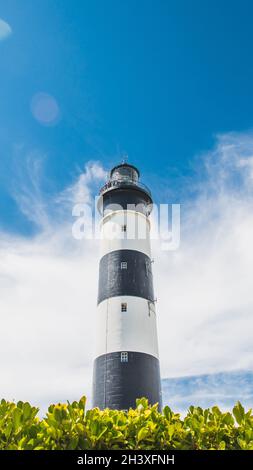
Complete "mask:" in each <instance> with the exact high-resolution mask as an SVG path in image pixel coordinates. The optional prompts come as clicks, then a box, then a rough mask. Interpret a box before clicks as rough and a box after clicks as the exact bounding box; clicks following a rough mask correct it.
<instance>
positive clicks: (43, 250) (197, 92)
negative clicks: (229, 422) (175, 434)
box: [0, 0, 253, 409]
mask: <svg viewBox="0 0 253 470" xmlns="http://www.w3.org/2000/svg"><path fill="white" fill-rule="evenodd" d="M252 13H253V5H252V2H250V1H246V0H241V1H240V2H239V1H233V0H231V1H225V0H220V1H215V0H212V1H205V2H203V1H197V0H192V1H186V0H185V1H182V0H177V1H169V0H160V1H159V0H156V1H154V0H152V1H150V0H145V1H144V0H143V1H142V0H139V1H138V2H137V1H133V0H127V1H116V0H114V1H112V0H106V1H102V0H100V1H98V0H92V1H91V0H85V1H84V0H83V1H78V0H75V1H74V2H69V1H67V0H61V1H59V0H54V1H52V0H36V1H32V0H24V1H23V2H21V1H19V0H8V2H4V3H3V2H1V4H0V144H1V147H0V148H1V150H0V314H1V333H2V337H1V342H0V370H1V380H2V383H1V394H2V395H4V396H5V397H6V398H9V399H12V398H16V399H24V400H30V401H32V402H33V403H35V404H38V405H40V406H42V408H43V409H45V407H46V406H47V405H48V403H50V402H58V401H60V400H67V399H70V400H71V399H78V398H79V397H80V396H81V395H83V394H84V393H87V394H88V396H89V397H90V384H91V376H92V361H93V358H94V350H93V346H94V343H95V331H96V330H95V324H94V314H93V313H94V312H95V309H96V296H97V274H98V273H97V268H98V261H99V258H98V243H97V241H92V243H90V242H89V241H87V240H85V241H83V242H82V243H79V242H77V241H76V240H73V237H72V232H71V228H72V223H73V219H72V217H71V209H72V205H73V203H74V202H76V201H80V199H83V200H84V201H85V202H90V201H92V197H93V195H94V192H95V191H97V189H98V187H99V186H100V185H102V184H103V181H104V177H105V170H107V169H109V168H110V167H111V166H112V165H114V164H116V163H118V162H119V161H120V160H121V158H122V155H123V154H125V153H127V154H128V155H129V161H130V162H132V163H133V164H135V165H137V166H138V167H139V168H140V170H141V172H142V175H143V181H144V182H145V183H147V184H148V185H149V186H150V188H151V190H152V192H153V194H154V196H155V199H156V202H157V203H160V202H180V203H181V204H182V206H181V211H182V217H181V244H180V247H179V249H178V250H176V251H174V252H169V251H168V252H164V251H162V250H161V246H160V245H159V241H157V243H156V242H154V245H153V255H154V259H155V263H154V281H155V292H156V295H157V298H158V303H157V312H158V315H157V319H158V336H159V347H160V358H161V371H162V377H163V378H173V377H177V378H180V377H185V376H199V375H203V374H208V376H209V375H210V376H211V377H213V376H214V374H219V373H223V372H224V373H226V374H230V372H231V371H238V370H239V371H243V370H246V371H250V370H252V368H253V349H252V337H251V336H252V335H251V332H252V329H253V317H252V311H253V296H252V280H251V279H252V265H253V249H252V239H253V219H252V213H253V132H252V124H253V122H252V121H253V113H252V109H253V87H252V83H253V60H252V46H253V29H252ZM91 312H92V314H91ZM77 325H78V328H77ZM249 380H252V378H251V375H250V376H249ZM211 383H212V379H211ZM219 383H220V382H219ZM200 385H201V384H200ZM204 387H205V384H204V383H203V390H204ZM224 387H225V386H224ZM219 388H220V392H221V394H222V393H223V392H224V395H226V393H227V390H228V387H225V388H224V389H223V388H222V386H221V385H219ZM250 390H252V388H251V389H250ZM204 391H205V390H204ZM197 392H198V393H196V394H195V395H194V399H195V400H196V402H195V404H198V396H201V394H200V395H199V390H198V391H197ZM203 393H204V392H203ZM236 393H237V392H236ZM247 393H248V392H247ZM204 395H205V394H204ZM249 395H250V396H249V397H248V395H247V404H248V403H253V397H252V394H251V392H250V394H249ZM244 396H246V395H244ZM174 398H175V397H174ZM202 398H203V394H202ZM202 398H201V400H202ZM235 399H236V397H235ZM174 403H175V406H176V401H174ZM206 403H207V405H208V403H209V401H208V400H207V401H206ZM201 404H202V405H203V400H202V401H201ZM178 406H180V404H179V402H178Z"/></svg>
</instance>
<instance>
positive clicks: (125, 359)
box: [120, 352, 128, 362]
mask: <svg viewBox="0 0 253 470" xmlns="http://www.w3.org/2000/svg"><path fill="white" fill-rule="evenodd" d="M120 361H121V362H128V353H127V352H122V353H121V355H120Z"/></svg>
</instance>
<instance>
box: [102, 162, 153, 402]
mask: <svg viewBox="0 0 253 470" xmlns="http://www.w3.org/2000/svg"><path fill="white" fill-rule="evenodd" d="M139 175H140V174H139V170H138V169H137V168H135V167H134V166H133V165H129V164H128V163H122V164H120V165H117V166H115V167H114V168H113V169H112V170H111V172H110V177H109V180H108V182H107V183H106V184H105V185H104V186H103V187H102V189H101V191H100V197H99V199H98V210H99V212H100V214H101V215H102V221H101V258H100V263H99V287H98V307H97V353H96V359H95V361H94V371H93V406H94V407H96V406H97V407H99V408H100V409H104V408H111V409H123V410H126V409H128V408H130V407H135V404H136V398H141V397H146V398H148V401H149V403H150V404H154V403H157V402H158V404H159V408H161V382H160V367H159V358H158V342H157V328H156V310H155V298H154V291H153V277H152V259H151V252H150V234H149V232H150V221H149V215H150V212H151V209H152V197H151V193H150V191H149V190H148V188H147V187H146V186H144V185H143V184H141V183H140V182H139Z"/></svg>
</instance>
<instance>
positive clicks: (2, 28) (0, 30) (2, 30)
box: [0, 18, 12, 41]
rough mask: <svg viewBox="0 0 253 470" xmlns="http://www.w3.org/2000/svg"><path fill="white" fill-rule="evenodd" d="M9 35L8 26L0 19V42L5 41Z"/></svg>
mask: <svg viewBox="0 0 253 470" xmlns="http://www.w3.org/2000/svg"><path fill="white" fill-rule="evenodd" d="M11 33H12V29H11V27H10V25H9V24H8V23H6V21H4V20H2V19H1V18H0V41H1V40H3V39H6V38H7V37H8V36H10V34H11Z"/></svg>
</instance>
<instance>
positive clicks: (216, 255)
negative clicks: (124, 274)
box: [155, 134, 253, 377]
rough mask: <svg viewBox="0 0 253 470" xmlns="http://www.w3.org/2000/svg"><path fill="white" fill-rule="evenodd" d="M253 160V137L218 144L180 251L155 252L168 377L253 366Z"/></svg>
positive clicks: (189, 211) (186, 210)
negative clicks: (252, 335)
mask: <svg viewBox="0 0 253 470" xmlns="http://www.w3.org/2000/svg"><path fill="white" fill-rule="evenodd" d="M252 155H253V137H252V135H242V134H228V135H223V136H219V137H218V139H217V146H216V148H215V149H214V150H213V151H212V152H210V153H209V154H207V155H205V156H204V157H203V162H204V170H205V172H204V178H203V174H202V178H201V182H199V184H198V186H197V188H196V189H197V194H198V195H197V197H196V199H194V200H190V201H189V202H188V203H187V205H185V207H184V206H183V207H182V209H183V217H182V228H181V230H182V233H181V247H180V249H179V250H178V251H176V252H167V253H164V252H163V253H161V252H160V251H159V247H157V246H156V247H155V255H156V263H155V270H156V272H155V274H156V278H155V279H156V290H157V294H158V299H159V303H158V317H159V330H160V352H161V364H162V372H163V376H165V377H166V376H179V375H191V374H200V373H212V372H216V371H222V370H232V369H239V368H251V367H252V366H253V348H252V340H251V331H252V330H253V292H252V266H253V247H252V240H253V185H252ZM199 163H200V162H199Z"/></svg>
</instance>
